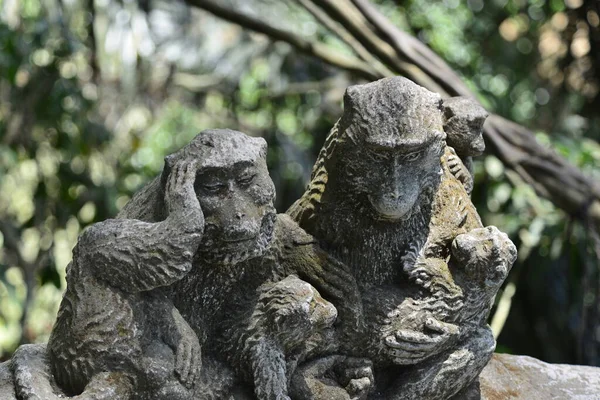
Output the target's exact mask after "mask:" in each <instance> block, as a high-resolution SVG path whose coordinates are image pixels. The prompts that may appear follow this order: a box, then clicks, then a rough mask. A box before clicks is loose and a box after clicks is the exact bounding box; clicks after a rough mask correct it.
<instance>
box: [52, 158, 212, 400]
mask: <svg viewBox="0 0 600 400" xmlns="http://www.w3.org/2000/svg"><path fill="white" fill-rule="evenodd" d="M172 169H173V172H172V173H171V174H170V176H169V178H168V182H167V187H166V190H165V203H166V212H167V218H166V219H164V220H163V221H161V222H156V223H147V222H142V221H138V220H132V219H111V220H107V221H104V222H101V223H98V224H95V225H93V226H92V227H90V228H89V229H87V230H86V231H85V232H84V233H83V234H82V235H81V237H80V238H79V241H78V243H77V246H76V247H75V250H74V251H73V262H72V263H71V264H70V266H69V267H68V273H67V292H66V293H65V296H64V297H63V301H62V303H61V307H60V310H59V313H58V318H57V321H56V325H55V326H54V330H53V331H52V335H51V337H50V341H49V342H48V356H49V361H50V364H51V366H52V372H53V375H54V378H55V380H56V382H57V384H58V385H59V386H60V387H61V388H62V389H63V390H64V391H65V393H66V394H68V395H77V394H80V393H82V392H83V391H84V388H85V387H86V386H87V385H88V384H89V383H90V382H91V381H92V380H97V376H98V375H99V374H105V373H110V372H121V373H123V374H124V375H126V376H128V378H130V379H131V383H132V384H135V386H136V390H135V393H136V394H137V396H138V397H140V398H142V397H144V398H145V397H148V398H150V397H155V394H156V396H157V397H159V398H172V399H179V398H182V399H187V398H191V394H190V393H189V392H188V388H190V387H191V386H192V385H193V383H194V377H195V374H196V370H197V369H198V367H199V365H200V345H199V343H198V338H197V337H196V334H195V333H194V332H193V331H192V329H191V328H190V327H189V325H188V324H187V322H186V321H185V320H184V319H183V318H182V317H181V315H180V314H179V312H178V311H177V309H175V307H174V306H173V304H172V302H171V301H170V300H169V299H168V298H167V297H166V295H165V293H164V292H163V291H162V288H163V287H164V286H167V285H170V284H172V283H174V282H176V281H177V280H179V279H181V278H182V277H183V276H185V274H187V273H188V272H189V271H190V270H191V268H192V259H193V257H194V254H195V253H196V250H197V248H198V245H199V243H200V240H201V239H202V232H203V231H204V217H203V214H202V210H201V209H200V205H199V203H198V200H197V199H196V196H195V194H194V181H195V176H196V168H195V161H193V160H192V161H190V162H187V163H185V162H179V163H177V164H176V165H174V166H173V168H172ZM104 380H105V382H106V385H107V386H108V385H110V384H111V382H112V381H114V377H113V376H107V377H105V379H104ZM96 384H97V383H96ZM146 392H147V393H148V394H146Z"/></svg>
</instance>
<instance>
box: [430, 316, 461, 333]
mask: <svg viewBox="0 0 600 400" xmlns="http://www.w3.org/2000/svg"><path fill="white" fill-rule="evenodd" d="M425 328H427V329H429V330H432V331H434V332H437V333H442V334H446V335H456V334H458V332H459V327H458V326H457V325H454V324H450V323H448V322H443V321H438V320H437V319H435V318H427V319H426V320H425Z"/></svg>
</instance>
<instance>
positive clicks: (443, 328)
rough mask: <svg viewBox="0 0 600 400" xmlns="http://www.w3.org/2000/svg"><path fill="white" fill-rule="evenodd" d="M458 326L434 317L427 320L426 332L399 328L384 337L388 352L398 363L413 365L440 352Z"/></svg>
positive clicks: (456, 331) (455, 332) (454, 333)
mask: <svg viewBox="0 0 600 400" xmlns="http://www.w3.org/2000/svg"><path fill="white" fill-rule="evenodd" d="M457 333H458V327H457V326H456V325H453V324H449V323H446V322H442V321H439V320H437V319H435V318H433V317H428V318H427V319H426V320H425V330H424V332H420V331H415V330H410V329H398V330H396V331H394V332H393V333H392V334H391V335H388V336H386V337H385V338H384V342H385V345H386V347H387V349H388V351H387V353H388V355H389V356H390V357H391V359H392V360H393V361H394V363H395V364H397V365H412V364H417V363H420V362H421V361H424V360H426V359H427V358H429V357H431V356H433V355H435V354H438V353H440V352H441V351H442V350H443V349H444V348H446V347H447V346H448V343H447V342H448V340H449V339H450V338H451V337H453V336H454V335H456V334H457Z"/></svg>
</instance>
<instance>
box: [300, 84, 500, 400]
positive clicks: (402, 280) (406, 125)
mask: <svg viewBox="0 0 600 400" xmlns="http://www.w3.org/2000/svg"><path fill="white" fill-rule="evenodd" d="M450 119H451V118H449V117H445V116H444V107H443V103H442V100H441V99H440V97H439V96H438V95H437V94H434V93H431V92H429V91H427V90H425V89H423V88H421V87H419V86H417V85H415V84H414V83H412V82H410V81H409V80H407V79H404V78H400V77H396V78H387V79H382V80H380V81H377V82H373V83H370V84H366V85H358V86H353V87H350V88H348V90H347V91H346V95H345V97H344V115H343V116H342V118H341V119H340V120H339V121H338V122H337V123H336V125H335V126H334V128H333V129H332V131H331V133H330V134H329V136H328V138H327V140H326V143H325V145H324V146H323V149H322V150H321V153H320V154H319V157H318V159H317V162H316V163H315V166H314V168H313V174H312V177H311V182H310V183H309V186H308V188H307V190H306V192H305V194H304V195H303V197H302V198H301V199H299V200H298V201H297V202H296V203H295V204H294V205H293V206H292V207H291V208H290V209H289V210H288V213H289V214H290V215H291V216H292V217H293V218H294V219H295V220H296V221H298V223H299V225H300V226H301V227H302V228H304V229H305V230H306V231H307V232H309V233H310V234H312V235H314V236H315V237H316V238H318V239H319V240H320V244H321V245H322V247H323V248H325V249H326V250H327V251H328V253H330V254H332V255H333V256H334V257H336V258H338V259H339V260H340V261H342V262H344V263H345V264H347V265H348V266H349V267H350V269H351V270H352V272H353V274H354V276H355V278H356V280H357V283H358V285H359V287H360V288H361V292H362V297H363V302H364V314H365V320H366V321H365V324H366V332H365V334H364V335H363V337H365V338H367V342H366V343H364V342H362V345H361V342H360V341H358V342H357V343H359V344H358V345H357V346H356V347H357V348H356V349H355V350H356V351H358V353H359V354H360V351H361V350H362V351H363V352H364V351H366V352H367V353H368V355H369V357H372V358H373V361H374V363H375V367H376V371H378V372H377V373H376V376H375V381H376V383H377V388H376V391H377V392H380V393H385V398H398V399H404V398H406V399H420V398H427V399H430V398H432V399H438V398H439V399H445V398H449V397H451V396H452V395H453V394H455V393H457V392H458V391H459V390H460V389H461V388H462V387H464V386H466V385H468V384H469V383H470V382H471V381H472V380H473V379H475V377H476V376H477V375H478V374H479V372H480V371H481V369H482V368H483V367H484V366H485V364H486V363H487V361H488V359H489V357H490V356H491V354H492V352H493V349H494V346H495V342H494V339H493V336H492V334H491V331H490V329H489V327H487V326H486V325H485V323H483V322H481V323H476V324H475V323H473V324H472V323H471V322H472V321H464V320H463V319H461V318H458V319H459V320H461V321H462V322H461V324H459V325H456V324H453V323H450V322H446V321H451V320H452V318H450V319H448V318H449V317H450V314H451V313H453V312H454V311H453V310H452V309H450V310H448V315H444V314H443V310H440V312H441V314H440V313H439V312H438V311H436V310H435V308H436V307H437V306H440V307H443V306H445V305H447V304H444V302H439V301H438V299H436V298H435V296H433V295H432V294H431V293H429V294H428V293H427V290H426V289H425V288H424V284H425V282H424V281H423V282H418V281H417V279H419V276H418V273H417V274H415V275H413V276H412V277H410V276H407V272H408V273H410V272H412V271H417V269H414V268H413V267H414V266H415V262H416V261H420V260H423V258H422V255H423V253H422V252H423V251H424V250H426V249H427V248H429V247H430V246H431V248H435V246H433V244H434V243H435V242H437V241H439V240H441V239H443V240H442V241H443V242H444V243H446V245H445V246H443V249H445V254H440V257H442V256H443V258H440V259H439V260H441V261H443V264H441V265H443V268H439V267H435V266H434V268H433V269H432V275H430V276H435V277H436V278H439V274H443V272H444V270H445V272H446V273H445V274H443V275H442V278H441V279H438V280H437V281H438V282H440V283H442V284H443V285H445V286H449V287H451V290H454V289H456V287H453V285H454V283H453V279H452V276H451V275H449V274H448V267H447V264H446V262H447V257H449V255H450V254H449V253H450V246H449V245H448V243H449V242H451V241H452V239H454V237H453V236H454V235H456V234H459V233H462V232H460V229H462V225H463V224H464V223H465V221H463V220H464V219H465V217H469V215H470V217H469V218H470V219H469V221H470V222H469V224H472V226H474V227H477V228H479V227H480V226H481V225H480V224H481V223H480V221H479V218H478V216H477V214H476V212H475V211H474V209H472V210H471V211H472V212H470V213H469V212H465V211H468V210H466V209H465V205H470V199H469V196H468V194H467V193H466V191H465V188H464V186H463V183H461V182H458V181H457V180H456V178H455V177H454V176H453V175H452V173H451V171H449V170H450V167H449V166H448V165H446V166H443V165H442V162H441V161H442V159H443V158H444V157H443V156H444V154H445V153H446V150H447V148H446V142H445V140H446V134H445V132H444V123H446V126H451V125H449V122H448V121H450ZM455 136H456V138H458V136H457V135H455ZM460 142H461V141H460V140H458V141H457V143H460ZM447 161H448V160H447V158H446V162H447ZM447 179H451V181H452V182H453V183H452V184H451V185H457V187H459V188H460V190H462V191H463V193H464V195H459V196H458V197H456V196H455V198H454V199H452V198H450V199H446V198H445V197H444V196H437V194H438V193H439V192H438V191H439V190H440V185H441V188H442V189H443V188H444V181H445V180H447ZM465 186H466V185H465ZM447 189H448V188H447ZM456 198H458V199H459V200H460V201H459V202H455V201H454V200H456ZM436 199H437V200H436ZM448 200H450V201H449V202H447V203H446V204H445V207H447V208H448V209H447V210H445V212H448V213H450V214H453V215H456V217H455V216H453V217H452V218H453V221H455V222H452V223H451V224H450V225H451V227H450V229H448V230H447V231H446V229H442V230H441V231H439V232H437V233H435V232H431V231H430V229H431V228H432V226H435V223H434V222H435V219H434V218H435V213H436V212H437V211H436V210H434V204H435V202H436V201H438V202H440V204H442V203H441V202H446V201H448ZM461 202H462V203H461ZM470 207H472V205H470ZM432 219H433V222H432ZM456 221H457V222H456ZM469 224H467V225H469ZM469 227H470V226H469ZM456 228H458V229H456ZM438 235H441V236H438ZM444 235H448V236H449V237H443V236H444ZM428 240H430V242H429V243H427V241H428ZM459 243H461V242H459ZM498 243H503V242H502V241H498ZM426 246H427V247H426ZM509 253H510V252H504V253H500V254H504V256H507V254H509ZM504 261H506V260H504ZM488 262H491V260H488ZM494 262H495V261H494ZM505 264H509V262H507V261H506V262H505ZM420 272H424V271H420ZM423 277H425V275H423ZM454 286H455V285H454ZM488 289H489V292H488V293H486V296H487V298H493V295H494V294H495V290H497V287H493V288H488ZM454 295H457V293H454ZM452 296H453V294H452V293H450V295H449V296H447V297H446V298H445V300H450V297H452ZM457 297H459V296H458V295H457ZM406 299H409V301H405V300H406ZM432 310H433V311H435V312H432ZM407 316H410V318H411V319H412V320H414V321H415V323H420V324H421V325H420V326H418V327H416V326H414V324H413V326H411V324H405V322H406V320H407ZM466 325H469V328H468V334H465V335H462V334H461V331H462V330H464V329H465V326H466ZM465 332H466V331H465ZM377 368H379V369H378V370H377ZM434 378H435V379H434ZM444 379H445V380H446V382H452V384H447V383H446V384H442V383H441V382H443V380H444Z"/></svg>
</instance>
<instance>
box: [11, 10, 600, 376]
mask: <svg viewBox="0 0 600 400" xmlns="http://www.w3.org/2000/svg"><path fill="white" fill-rule="evenodd" d="M223 3H225V4H227V5H229V6H231V7H233V8H235V9H237V10H242V11H244V12H246V13H248V14H249V15H253V16H256V17H258V18H261V19H263V20H266V21H269V23H272V24H273V25H275V26H279V27H285V28H286V29H288V30H290V31H292V32H294V33H296V34H298V35H301V36H303V37H308V38H318V39H319V40H320V41H323V42H325V43H327V44H328V45H330V46H333V48H336V49H338V50H339V51H340V52H342V53H344V52H347V53H349V50H348V49H347V48H346V45H345V44H344V43H343V42H342V41H340V40H339V39H337V38H335V37H333V36H332V35H330V34H329V33H328V32H327V31H326V30H325V29H324V28H323V27H322V26H321V25H320V24H319V23H318V22H317V21H315V19H314V18H313V17H312V16H311V15H310V14H309V13H307V12H306V11H305V10H303V9H301V8H300V7H298V6H297V5H296V4H295V3H294V2H293V1H275V0H251V1H241V0H239V1H223ZM374 3H375V4H376V5H377V6H378V8H379V9H380V10H381V11H382V12H383V13H384V14H385V15H386V16H387V17H388V18H389V19H390V20H392V21H393V22H394V23H395V24H396V25H398V26H400V27H401V28H402V29H403V30H404V31H406V32H410V33H412V34H413V35H415V36H416V37H417V38H418V39H419V40H421V41H422V42H424V43H426V44H428V45H429V46H430V47H431V48H432V49H433V50H434V51H435V52H437V53H438V54H439V55H441V56H442V57H443V58H444V59H445V60H446V61H447V62H448V63H449V64H450V65H451V67H452V68H453V69H454V70H455V71H456V72H458V73H459V74H460V75H461V76H462V77H463V79H464V80H465V81H466V82H467V84H468V86H469V87H470V88H471V89H472V90H473V91H474V92H475V93H477V95H478V97H479V99H480V100H481V101H482V103H483V104H485V105H486V107H488V108H489V109H490V110H491V111H494V112H495V113H497V114H500V115H502V116H504V117H507V118H509V119H511V120H514V121H517V122H519V123H521V124H524V125H526V126H528V127H530V128H532V129H534V130H535V131H536V132H537V138H538V140H539V141H540V142H541V143H543V144H544V145H546V146H551V147H552V148H554V149H555V150H556V151H557V152H558V153H559V154H561V155H562V156H563V157H566V158H567V159H569V160H570V161H571V162H572V163H573V164H575V165H577V166H578V167H579V168H580V169H582V170H583V171H584V172H585V173H586V174H587V175H589V176H592V177H594V178H596V179H597V178H598V177H599V176H600V145H599V144H598V140H600V122H599V121H600V113H599V110H600V97H599V89H600V48H599V45H600V33H599V26H600V16H599V13H600V9H599V8H600V6H599V2H598V1H597V0H592V1H583V0H566V1H563V0H491V1H485V2H484V1H483V0H467V1H464V0H444V1H439V2H429V1H424V0H408V1H392V0H378V1H375V2H374ZM357 82H360V80H359V79H357V78H355V77H353V76H351V75H349V74H348V73H346V72H342V71H340V70H338V69H336V68H333V67H331V66H328V65H325V64H323V63H322V62H320V61H318V60H316V59H313V58H309V57H306V56H303V55H300V54H297V52H296V51H294V50H293V49H292V48H291V47H290V46H289V45H286V44H282V43H273V42H272V41H270V40H269V39H268V38H267V37H265V36H262V35H259V34H255V33H251V32H248V31H246V30H243V29H242V28H240V27H239V26H237V25H235V24H231V23H227V22H224V21H222V20H219V19H217V18H216V17H214V16H212V15H210V14H208V13H206V12H203V11H200V10H198V9H195V8H193V7H189V6H188V5H186V4H185V3H184V2H179V1H149V0H147V1H132V0H95V1H94V0H0V99H1V103H0V243H1V244H2V246H1V249H2V250H1V251H0V359H6V358H7V357H9V356H10V354H11V353H12V351H14V349H15V348H16V346H17V345H19V344H20V343H28V342H40V341H45V340H47V338H48V335H49V332H50V330H51V327H52V324H53V322H54V318H55V315H56V311H57V309H58V304H59V302H60V299H61V295H62V291H63V290H64V288H65V279H64V277H65V269H66V266H67V264H68V262H69V260H70V258H71V249H72V247H73V246H74V244H75V242H76V239H77V236H78V234H79V233H80V232H81V230H82V229H83V228H84V227H85V226H87V225H89V224H91V223H94V222H96V221H100V220H103V219H106V218H110V217H112V216H114V215H116V213H117V212H118V210H119V209H120V208H121V207H123V205H124V204H125V203H126V202H127V201H128V199H129V198H130V197H131V195H132V194H133V193H134V192H135V191H136V190H137V189H139V188H140V187H141V186H142V185H143V184H144V183H145V182H147V181H148V180H149V179H150V178H152V177H153V176H155V175H156V174H157V173H159V171H160V170H161V168H162V163H163V157H164V156H165V155H166V154H168V153H169V152H171V151H174V150H175V149H177V148H179V147H181V146H183V145H184V144H185V143H187V142H188V141H189V140H190V139H191V138H192V137H193V136H194V135H195V134H196V133H198V132H199V131H201V130H203V129H206V128H215V127H229V128H232V129H238V130H241V131H243V132H246V133H249V134H251V135H258V136H263V137H264V138H265V139H266V140H267V141H268V143H269V154H268V162H269V167H270V170H271V174H272V177H273V180H274V181H275V184H276V186H277V193H278V198H277V207H278V210H280V211H285V210H286V208H287V207H288V206H289V205H290V204H291V203H292V202H293V201H294V200H295V199H297V198H298V197H299V196H300V195H301V193H302V192H303V190H304V185H305V184H306V182H307V180H308V177H309V175H310V170H311V167H312V164H313V162H314V160H315V157H316V154H317V152H318V150H319V149H320V147H321V145H322V143H323V141H324V138H325V136H326V134H327V133H328V130H329V129H330V128H331V126H332V125H333V124H334V122H335V121H336V119H337V118H338V117H339V116H340V114H341V98H342V95H343V92H344V89H345V88H346V87H347V86H348V85H350V84H353V83H357ZM475 167H476V168H475V172H476V187H475V191H474V194H473V200H474V202H475V204H476V206H477V207H478V209H479V211H480V213H481V215H482V218H483V220H484V222H485V224H493V225H496V226H498V227H499V228H500V229H501V230H503V231H506V232H508V233H509V235H510V236H511V238H512V240H513V241H514V242H515V244H517V246H518V248H519V259H518V262H517V264H516V265H515V267H514V269H513V271H512V273H511V276H510V277H509V280H508V281H507V283H506V284H505V287H504V288H503V290H502V291H501V294H500V295H499V296H498V299H497V300H498V303H499V304H498V306H497V307H496V308H495V309H494V311H493V313H492V318H491V322H492V326H493V328H494V330H495V331H496V333H497V334H499V338H498V343H499V344H498V350H499V351H506V352H513V353H518V354H528V355H532V356H535V357H538V358H541V359H543V360H546V361H550V362H566V363H585V364H591V365H600V351H599V350H600V310H599V308H600V301H599V297H598V291H599V290H600V289H599V287H600V274H599V265H598V260H599V259H600V246H599V245H598V238H597V237H596V233H595V230H594V229H589V228H590V227H589V226H586V223H585V221H584V222H579V221H576V220H574V219H573V218H572V216H570V215H568V214H566V213H564V212H563V211H561V210H559V209H557V208H556V207H555V206H554V205H552V203H550V202H549V201H547V200H544V199H542V198H540V197H538V196H537V195H536V193H535V192H534V190H533V189H532V188H531V187H530V186H529V185H527V184H526V183H524V182H523V181H522V180H521V178H520V177H519V176H518V175H517V174H516V173H515V172H514V171H511V170H510V169H506V168H505V166H504V165H503V164H502V163H501V162H500V160H498V159H497V158H495V157H494V156H491V155H485V156H482V157H480V158H479V159H478V160H477V162H476V166H475Z"/></svg>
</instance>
